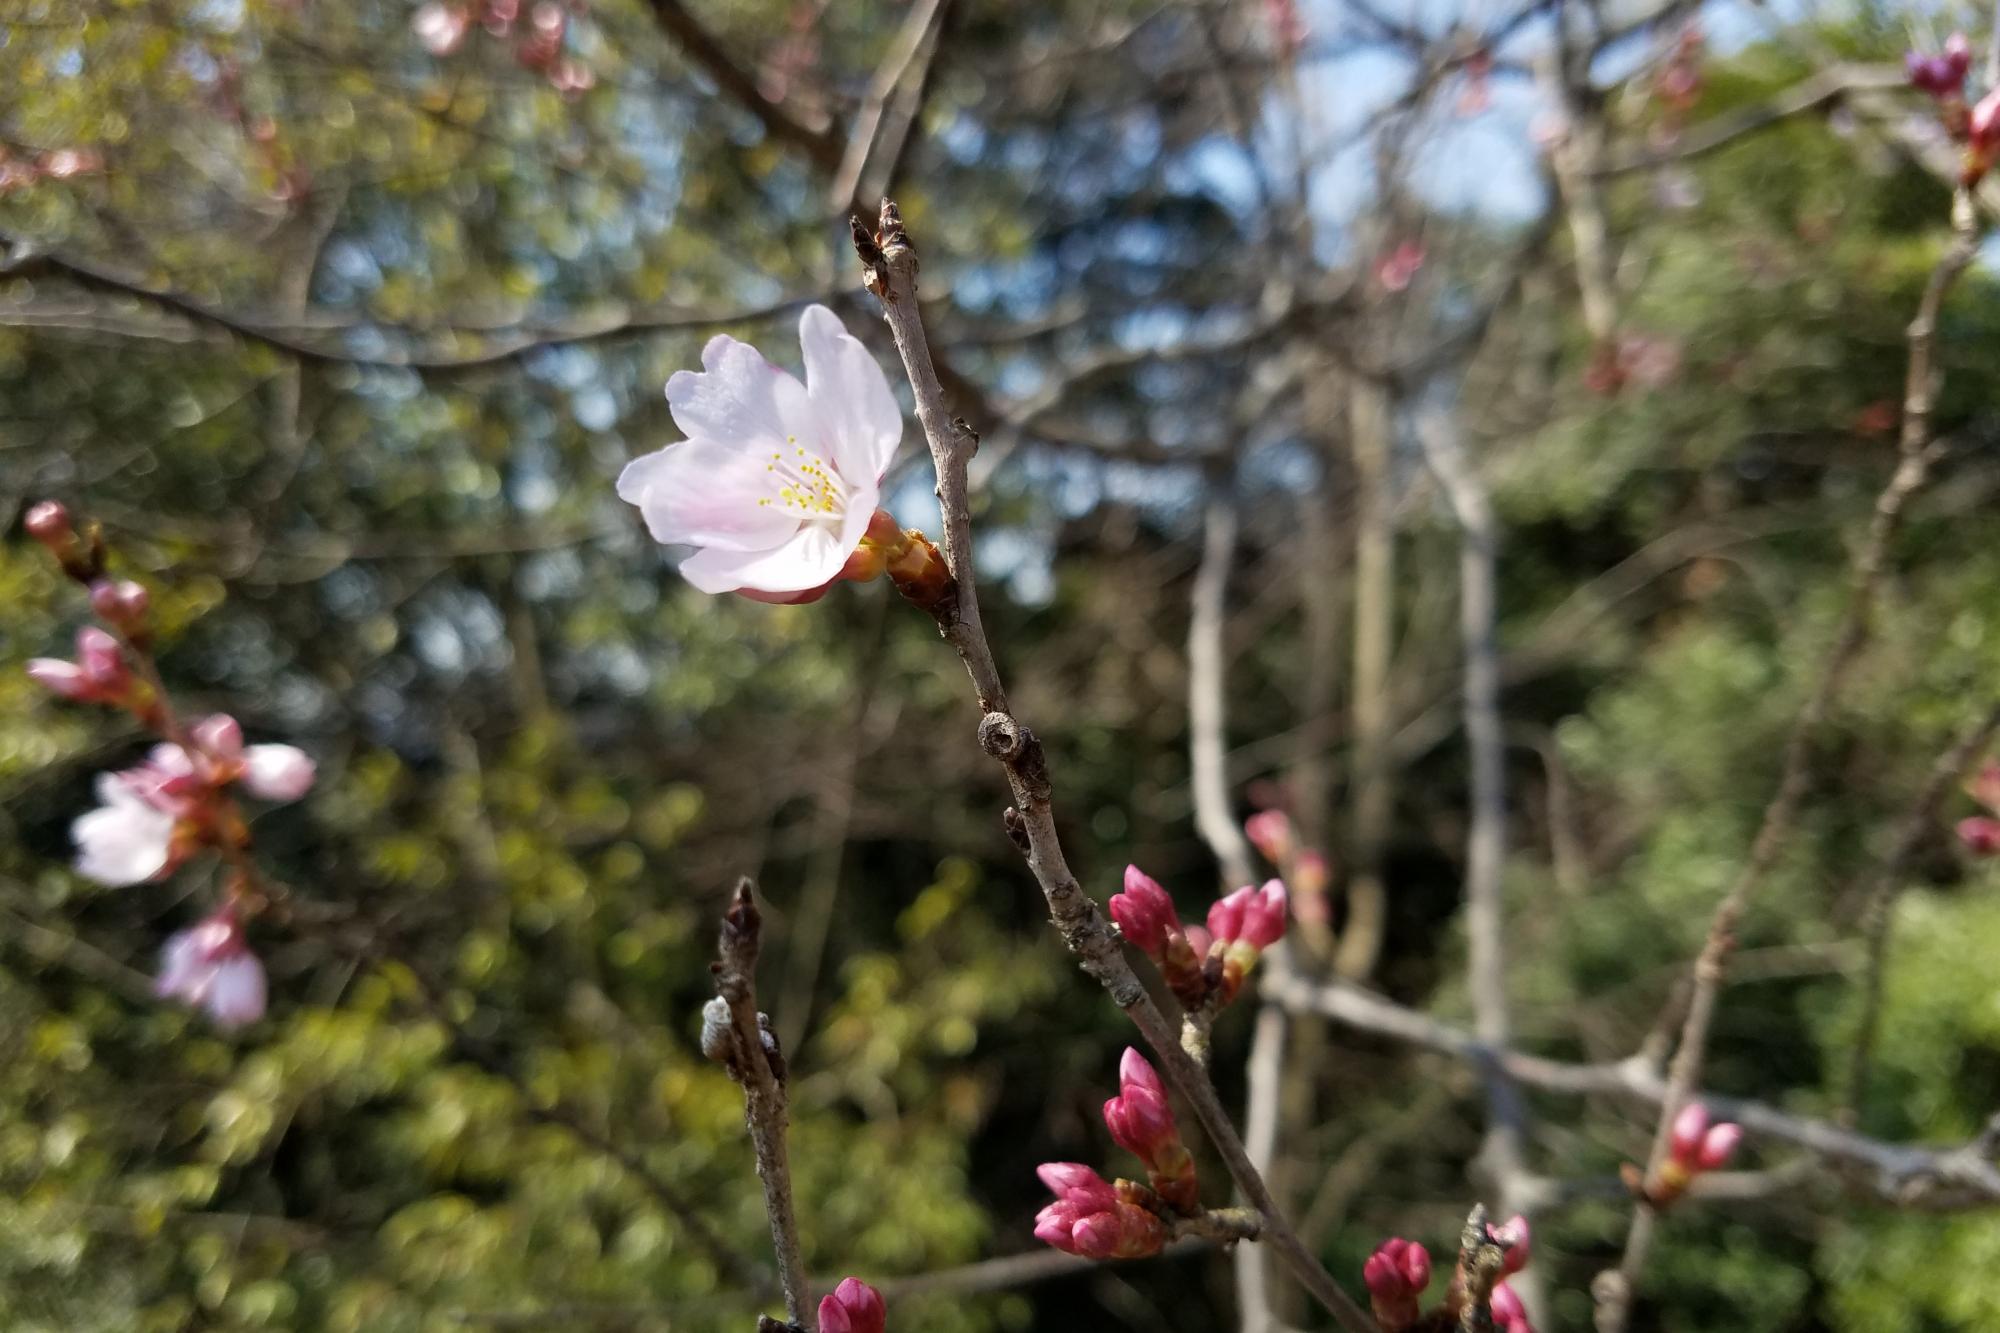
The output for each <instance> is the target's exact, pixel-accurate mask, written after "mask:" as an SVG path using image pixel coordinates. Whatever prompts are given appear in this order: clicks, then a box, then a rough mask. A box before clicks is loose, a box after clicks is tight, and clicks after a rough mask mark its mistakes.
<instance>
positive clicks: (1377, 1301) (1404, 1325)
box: [1361, 1216, 1534, 1333]
mask: <svg viewBox="0 0 2000 1333" xmlns="http://www.w3.org/2000/svg"><path fill="white" fill-rule="evenodd" d="M1486 1235H1487V1239H1488V1240H1489V1241H1490V1242H1491V1243H1493V1244H1495V1245H1498V1246H1500V1247H1501V1249H1502V1250H1503V1251H1505V1258H1504V1259H1503V1260H1502V1262H1501V1267H1500V1280H1499V1281H1498V1282H1496V1283H1495V1284H1494V1286H1493V1290H1492V1292H1491V1294H1490V1295H1489V1296H1488V1297H1487V1302H1486V1304H1487V1312H1488V1314H1489V1315H1490V1316H1491V1317H1492V1323H1493V1327H1494V1328H1496V1329H1498V1330H1500V1333H1534V1328H1533V1326H1532V1325H1531V1324H1529V1322H1528V1312H1527V1308H1526V1307H1525V1306H1523V1305H1522V1304H1521V1298H1520V1296H1519V1294H1517V1293H1516V1292H1515V1291H1514V1289H1513V1288H1512V1287H1510V1286H1509V1285H1508V1284H1507V1278H1509V1277H1511V1276H1513V1275H1514V1274H1515V1273H1518V1272H1520V1271H1521V1270H1522V1269H1523V1268H1526V1267H1527V1266H1528V1257H1529V1248H1528V1219H1527V1218H1525V1217H1519V1216H1517V1217H1514V1218H1512V1219H1511V1220H1509V1221H1507V1222H1506V1223H1504V1224H1502V1225H1500V1226H1498V1227H1489V1228H1487V1233H1486ZM1361 1281H1362V1283H1363V1284H1364V1285H1366V1286H1367V1288H1368V1304H1369V1307H1370V1309H1371V1310H1372V1311H1373V1312H1374V1315H1375V1322H1376V1323H1378V1324H1380V1325H1381V1326H1382V1329H1383V1331H1384V1333H1404V1331H1405V1330H1407V1329H1413V1328H1415V1327H1417V1326H1418V1324H1419V1323H1421V1322H1423V1320H1424V1309H1423V1294H1424V1289H1425V1288H1426V1287H1428V1286H1430V1284H1431V1256H1430V1252H1429V1251H1428V1250H1426V1249H1425V1248H1424V1247H1423V1246H1422V1245H1421V1244H1419V1243H1418V1242H1416V1241H1413V1240H1404V1239H1403V1238H1402V1237H1401V1236H1392V1237H1390V1238H1389V1239H1388V1240H1385V1241H1383V1242H1382V1243H1381V1244H1380V1245H1379V1246H1377V1247H1376V1248H1375V1253H1373V1254H1371V1255H1369V1256H1368V1261H1367V1262H1366V1263H1364V1264H1363V1265H1362V1266H1361ZM1466 1301H1467V1298H1466V1292H1465V1283H1464V1280H1463V1275H1462V1274H1458V1273H1454V1274H1453V1276H1452V1279H1451V1284H1450V1286H1449V1287H1448V1288H1447V1289H1446V1291H1445V1295H1444V1300H1443V1302H1442V1304H1441V1305H1440V1306H1439V1307H1438V1311H1437V1317H1436V1318H1434V1319H1433V1320H1432V1321H1431V1322H1432V1323H1433V1324H1438V1322H1439V1320H1440V1319H1448V1320H1449V1321H1450V1323H1451V1325H1452V1327H1457V1326H1458V1325H1459V1322H1460V1321H1459V1318H1458V1316H1459V1315H1460V1314H1461V1313H1463V1311H1464V1308H1465V1305H1466ZM1439 1326H1442V1325H1441V1324H1439Z"/></svg>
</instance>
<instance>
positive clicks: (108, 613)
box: [90, 579, 153, 634]
mask: <svg viewBox="0 0 2000 1333" xmlns="http://www.w3.org/2000/svg"><path fill="white" fill-rule="evenodd" d="M152 605H153V600H152V598H151V597H150V596H148V595H147V592H146V589H145V588H144V587H143V586H142V585H140V584H137V583H134V582H133V581H132V580H131V579H116V580H114V579H99V580H97V581H96V582H95V583H93V584H91V585H90V609H91V610H93V611H95V612H96V613H97V616H98V619H100V620H102V621H104V623H105V624H107V625H116V626H117V627H118V628H119V629H122V630H124V631H125V632H126V633H128V634H129V633H133V632H135V631H137V630H140V629H143V628H144V627H145V624H146V613H147V612H148V611H149V610H151V609H152Z"/></svg>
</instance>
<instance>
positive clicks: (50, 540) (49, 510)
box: [21, 500, 76, 550]
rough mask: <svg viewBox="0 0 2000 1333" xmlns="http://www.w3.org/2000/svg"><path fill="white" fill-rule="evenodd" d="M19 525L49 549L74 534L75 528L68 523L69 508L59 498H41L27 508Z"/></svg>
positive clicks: (53, 548) (54, 547)
mask: <svg viewBox="0 0 2000 1333" xmlns="http://www.w3.org/2000/svg"><path fill="white" fill-rule="evenodd" d="M21 526H23V527H24V528H26V529H27V530H28V535H29V536H30V537H33V538H34V539H35V540H36V541H38V542H40V543H41V544H42V545H44V546H46V547H48V548H49V549H50V550H55V549H56V547H57V546H58V545H60V544H61V543H64V542H66V541H68V540H69V539H70V538H72V537H74V536H75V535H76V528H75V527H74V526H73V525H72V524H71V523H70V518H69V510H68V509H66V508H64V507H63V505H62V502H61V501H59V500H43V501H42V502H41V503H39V504H37V505H35V506H34V507H33V508H31V509H29V510H28V513H27V516H26V517H25V518H23V519H22V520H21Z"/></svg>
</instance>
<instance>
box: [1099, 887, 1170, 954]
mask: <svg viewBox="0 0 2000 1333" xmlns="http://www.w3.org/2000/svg"><path fill="white" fill-rule="evenodd" d="M1111 919H1112V920H1113V921H1115V922H1117V923H1118V932H1119V934H1121V935H1123V936H1124V937H1125V938H1126V940H1127V941H1128V942H1130V944H1131V945H1132V947H1133V948H1135V949H1137V950H1138V951H1139V952H1140V953H1143V954H1145V955H1146V956H1147V957H1148V958H1150V959H1152V960H1153V961H1154V962H1155V963H1159V962H1161V961H1163V960H1164V959H1165V957H1166V950H1167V932H1168V931H1169V930H1179V929H1180V924H1181V919H1180V916H1179V914H1178V913H1176V912H1175V911H1174V900H1173V899H1172V898H1171V897H1169V896H1168V894H1167V891H1166V890H1165V889H1163V888H1161V887H1160V885H1159V882H1158V881H1157V880H1155V879H1153V877H1152V876H1150V875H1148V874H1147V873H1146V872H1145V871H1143V870H1141V869H1139V867H1137V866H1126V867H1125V891H1124V892H1123V893H1115V894H1113V895H1112V896H1111Z"/></svg>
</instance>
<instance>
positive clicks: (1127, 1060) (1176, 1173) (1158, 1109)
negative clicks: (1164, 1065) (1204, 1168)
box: [1104, 1047, 1201, 1213]
mask: <svg viewBox="0 0 2000 1333" xmlns="http://www.w3.org/2000/svg"><path fill="white" fill-rule="evenodd" d="M1118 1076H1119V1093H1118V1096H1116V1097H1113V1098H1111V1099H1110V1100H1109V1101H1107V1102H1105V1103H1104V1124H1105V1126H1106V1127H1107V1128H1108V1129H1110V1131H1111V1137H1112V1138H1113V1139H1114V1140H1115V1141H1116V1142H1117V1144H1118V1146H1119V1147H1121V1148H1123V1149H1125V1150H1126V1151H1127V1152H1129V1153H1131V1154H1132V1155H1133V1156H1135V1157H1137V1158H1138V1159H1139V1160H1140V1161H1142V1162H1144V1163H1145V1164H1146V1171H1147V1176H1148V1181H1149V1183H1150V1184H1151V1185H1152V1187H1153V1189H1154V1191H1155V1192H1156V1193H1158V1194H1159V1195H1160V1197H1161V1198H1163V1199H1165V1200H1166V1201H1167V1202H1168V1203H1170V1204H1172V1205H1173V1206H1174V1207H1175V1208H1177V1209H1179V1210H1180V1211H1181V1212H1184V1213H1193V1212H1195V1211H1196V1210H1197V1209H1198V1208H1199V1207H1200V1202H1201V1194H1200V1186H1199V1185H1198V1183H1197V1182H1196V1180H1195V1173H1194V1157H1193V1155H1192V1154H1190V1153H1189V1152H1188V1150H1187V1146H1186V1145H1185V1144H1184V1143H1182V1142H1181V1134H1180V1127H1179V1126H1178V1125H1176V1124H1175V1123H1174V1112H1173V1108H1172V1107H1171V1106H1169V1105H1168V1104H1167V1088H1166V1085H1165V1084H1164V1083H1162V1082H1161V1081H1160V1076H1159V1074H1158V1073H1156V1072H1154V1069H1153V1067H1152V1066H1151V1065H1149V1064H1147V1063H1146V1057H1144V1056H1143V1055H1140V1054H1139V1052H1137V1051H1135V1050H1133V1049H1131V1048H1130V1047H1127V1048H1126V1050H1125V1056H1124V1058H1123V1059H1122V1060H1120V1061H1119V1065H1118Z"/></svg>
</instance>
